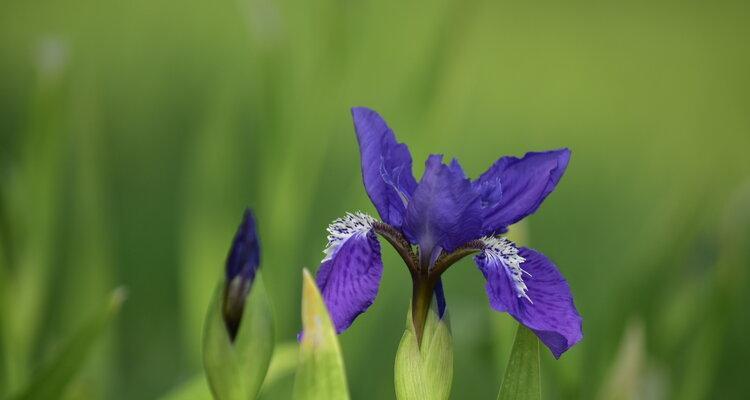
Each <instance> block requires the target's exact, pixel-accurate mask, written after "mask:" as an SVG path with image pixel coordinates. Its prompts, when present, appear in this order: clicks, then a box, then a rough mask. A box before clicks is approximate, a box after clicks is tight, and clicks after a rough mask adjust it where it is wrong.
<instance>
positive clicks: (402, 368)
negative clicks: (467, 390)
mask: <svg viewBox="0 0 750 400" xmlns="http://www.w3.org/2000/svg"><path fill="white" fill-rule="evenodd" d="M434 308H435V302H434V301H433V304H432V307H430V311H429V312H428V313H427V321H426V323H425V328H424V334H423V336H422V346H421V348H420V346H419V344H418V343H417V336H416V334H415V332H414V324H413V323H412V318H411V306H409V312H408V313H407V316H406V331H405V332H404V335H403V336H402V337H401V342H400V343H399V345H398V351H397V352H396V365H395V371H394V372H395V373H394V378H395V386H396V398H398V399H399V400H422V399H425V400H433V399H435V400H441V399H447V398H448V397H449V396H450V391H451V384H452V381H453V336H452V334H451V331H450V324H449V321H448V318H447V314H446V315H445V316H444V318H443V319H440V318H439V317H438V315H437V313H436V312H435V311H434Z"/></svg>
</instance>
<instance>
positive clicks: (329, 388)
mask: <svg viewBox="0 0 750 400" xmlns="http://www.w3.org/2000/svg"><path fill="white" fill-rule="evenodd" d="M302 275H303V282H302V342H301V343H300V358H299V365H298V367H297V375H296V377H295V380H294V398H295V399H298V400H346V399H349V389H348V388H347V384H346V371H345V369H344V361H343V359H342V357H341V348H340V347H339V341H338V338H337V337H336V329H334V327H333V322H331V317H330V316H329V315H328V310H327V309H326V306H325V303H323V298H322V297H321V296H320V291H319V290H318V287H317V286H316V285H315V281H314V280H313V278H312V277H311V276H310V273H309V272H307V270H304V271H303V273H302Z"/></svg>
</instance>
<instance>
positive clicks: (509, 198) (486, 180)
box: [473, 149, 570, 235]
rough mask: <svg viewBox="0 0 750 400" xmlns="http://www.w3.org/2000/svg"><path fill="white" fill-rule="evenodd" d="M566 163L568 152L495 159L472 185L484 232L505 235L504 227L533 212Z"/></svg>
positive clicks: (553, 184) (549, 152)
mask: <svg viewBox="0 0 750 400" xmlns="http://www.w3.org/2000/svg"><path fill="white" fill-rule="evenodd" d="M569 160H570V150H568V149H560V150H552V151H546V152H541V153H534V152H532V153H526V155H525V156H523V158H516V157H502V158H500V159H499V160H497V161H496V162H495V163H494V164H493V165H492V166H491V167H490V168H489V169H488V170H487V172H485V173H483V174H482V175H481V176H480V177H479V179H477V180H476V181H475V182H474V183H473V185H474V187H475V189H476V190H478V191H479V192H481V194H482V202H483V205H484V206H485V209H484V220H485V221H484V225H483V231H484V233H485V234H487V235H493V234H498V233H502V232H505V231H506V230H507V227H508V225H511V224H514V223H516V222H518V221H520V220H521V219H522V218H524V217H526V216H527V215H529V214H531V213H533V212H534V211H536V210H537V208H539V206H540V205H541V204H542V201H543V200H544V199H545V198H546V197H547V196H548V195H549V194H550V193H552V191H553V190H554V189H555V186H556V185H557V183H558V182H559V181H560V178H561V177H562V175H563V173H564V172H565V168H567V166H568V161H569Z"/></svg>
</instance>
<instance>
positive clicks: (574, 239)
mask: <svg viewBox="0 0 750 400" xmlns="http://www.w3.org/2000/svg"><path fill="white" fill-rule="evenodd" d="M749 18H750V6H749V5H748V3H747V2H744V1H735V2H732V1H718V2H677V1H674V2H648V1H635V2H626V3H621V2H590V3H588V2H565V3H559V2H549V3H547V4H539V3H528V4H526V3H521V2H518V3H511V2H492V1H479V2H475V1H471V2H466V1H456V0H451V1H448V0H438V1H426V0H417V1H394V0H385V1H361V0H359V1H343V0H322V1H310V2H307V1H299V0H296V1H295V0H283V1H273V0H236V1H221V0H220V1H213V2H208V1H195V0H188V1H184V2H177V1H164V0H149V1H144V0H134V1H127V2H116V1H93V0H60V1H56V2H49V1H46V2H45V1H19V0H6V1H4V2H3V3H2V4H1V5H0V310H1V313H0V335H2V336H1V338H0V339H1V341H0V398H2V397H3V395H7V394H9V393H11V392H14V391H16V390H19V388H21V387H23V386H24V385H25V384H27V382H28V380H29V379H30V377H31V375H32V374H33V372H34V371H35V370H36V369H37V368H38V366H39V365H40V364H42V363H43V362H44V360H45V359H47V358H48V357H49V354H51V353H53V352H54V351H55V349H56V348H58V347H59V346H60V343H61V341H62V340H64V338H65V337H66V335H68V334H69V333H70V332H72V331H74V330H75V329H76V327H78V326H80V325H81V324H82V323H83V322H84V321H85V320H86V316H87V315H90V314H91V313H92V312H94V311H95V310H97V309H99V308H101V303H102V302H104V301H106V299H107V293H109V292H110V290H111V289H112V288H114V287H116V286H119V285H124V286H126V287H127V289H128V292H129V297H128V301H127V302H126V303H125V304H124V306H123V309H122V312H121V314H120V316H119V317H118V319H117V322H116V325H115V326H114V328H113V329H111V330H110V332H109V334H108V336H107V338H106V340H105V341H103V342H102V343H100V344H99V345H98V347H97V349H96V352H95V354H94V355H93V357H91V359H90V360H89V361H88V362H87V365H86V368H85V370H84V371H82V373H81V374H79V376H78V377H77V379H76V381H75V382H74V383H73V384H72V385H71V386H70V387H69V388H68V390H67V391H66V392H65V393H64V394H61V396H63V397H65V398H67V399H116V400H117V399H152V398H157V397H159V396H161V395H163V394H165V393H167V392H169V391H170V390H172V388H174V387H176V386H178V385H180V384H181V383H183V382H186V381H189V380H190V379H191V377H193V376H194V375H195V374H197V373H199V372H200V371H201V363H200V345H199V341H200V336H201V325H202V319H203V316H204V314H205V311H206V307H207V306H208V302H209V297H210V294H211V292H212V290H213V288H214V286H215V284H216V282H217V280H218V279H219V277H220V275H221V274H222V268H223V262H224V258H225V256H226V252H227V250H228V247H229V244H230V241H231V238H232V235H233V233H234V230H235V229H236V226H237V224H238V223H239V221H240V217H241V215H242V211H243V208H244V207H245V206H251V207H253V208H254V209H255V211H256V215H257V218H258V220H259V223H260V235H261V239H262V245H263V255H262V268H263V269H264V278H265V282H266V286H267V289H268V291H269V293H270V295H271V298H272V300H273V303H274V307H275V311H276V319H277V335H278V341H279V342H284V341H290V340H294V337H295V334H296V332H297V331H298V329H299V327H300V318H299V302H300V288H301V269H302V267H303V266H306V267H310V268H312V269H315V268H316V267H317V264H318V262H319V261H320V259H321V257H322V253H321V251H322V250H323V247H324V245H325V227H326V226H327V224H328V223H329V222H330V221H331V220H333V219H334V218H336V217H338V216H341V215H343V214H344V213H345V212H346V211H355V210H364V211H368V212H371V213H372V212H374V209H373V207H372V206H371V205H370V203H369V200H368V198H367V195H366V193H365V191H364V188H363V186H362V184H361V180H360V170H359V154H358V150H357V144H356V140H355V137H354V132H353V128H352V123H351V120H350V116H349V111H348V110H349V107H351V106H354V105H366V106H369V107H371V108H374V109H376V110H378V111H379V112H381V113H382V114H383V115H384V117H385V118H386V119H387V120H388V121H389V123H390V124H391V126H392V127H393V128H394V129H395V131H396V132H397V135H398V137H399V139H400V140H401V141H404V142H406V143H408V144H409V145H410V148H411V150H412V153H413V156H414V159H415V174H416V175H417V176H420V175H421V172H422V169H423V167H422V162H423V160H424V159H425V157H426V156H427V154H429V153H431V152H432V153H444V154H446V156H447V157H456V158H458V159H459V160H461V162H462V164H463V165H464V167H465V169H466V170H467V172H468V173H469V174H470V175H471V176H473V177H476V176H477V175H478V174H479V173H481V172H482V171H483V170H484V169H485V168H486V167H487V166H489V165H490V163H491V162H493V161H494V160H495V159H496V158H498V157H499V156H501V155H505V154H514V155H521V154H523V153H524V152H526V151H531V150H545V149H550V148H557V147H562V146H567V147H570V148H571V149H572V150H573V158H572V160H571V163H570V166H569V168H568V171H567V173H566V175H565V177H564V178H563V180H562V182H561V184H560V185H559V186H558V189H557V190H556V192H555V193H554V194H553V195H551V196H550V197H549V198H548V199H547V201H546V202H545V204H544V205H543V206H542V208H541V209H540V211H539V212H538V213H537V214H536V215H534V216H533V217H531V218H529V219H528V222H527V223H525V224H524V225H523V226H522V228H523V229H522V232H520V233H518V232H517V231H518V230H516V234H517V235H519V237H520V240H519V241H520V242H521V243H523V244H526V245H530V246H532V247H535V248H537V249H539V250H541V251H543V252H544V253H545V254H547V255H548V256H549V257H550V258H552V259H553V260H554V261H555V262H556V263H557V265H558V266H559V267H560V269H561V270H562V271H563V273H564V274H565V276H566V277H567V278H568V280H569V282H570V285H571V287H572V289H573V293H574V295H575V298H576V303H577V305H578V308H579V310H580V312H581V314H582V315H583V317H584V340H583V341H582V342H581V343H580V344H579V345H577V346H576V347H574V348H573V349H572V350H570V351H569V352H568V353H567V354H565V355H564V356H563V357H562V359H561V360H559V361H555V360H554V359H553V358H552V356H551V355H550V354H549V353H548V352H546V351H545V352H543V354H542V379H543V381H542V392H543V395H544V397H545V398H546V399H579V398H585V399H588V398H623V399H629V398H644V399H649V398H650V399H662V398H679V399H706V398H741V397H742V396H743V393H747V392H748V390H750V381H748V379H747V362H748V360H750V345H749V343H750V342H749V341H748V340H747V335H748V333H750V314H749V313H748V312H747V306H749V305H750V290H747V289H746V288H747V287H748V284H750V278H749V277H748V273H747V268H748V266H750V155H748V149H749V148H750V113H749V112H748V110H750V74H748V71H750V24H748V23H747V21H748V19H749ZM383 248H384V254H383V257H384V264H385V273H384V277H383V282H382V287H381V289H380V294H379V297H378V299H377V300H376V302H375V304H374V305H373V306H372V308H371V309H370V311H369V312H368V313H366V314H364V315H362V316H361V317H360V318H359V319H358V320H357V322H356V323H355V324H354V325H353V327H352V328H351V329H350V330H349V331H347V332H346V333H345V334H344V335H342V336H341V342H342V348H343V352H344V357H345V362H346V367H347V373H348V377H349V385H350V389H351V393H352V397H353V398H354V399H364V400H367V399H390V398H393V397H394V394H393V393H394V391H393V360H394V356H395V351H396V347H397V345H398V341H399V339H400V337H401V333H402V332H403V328H404V327H403V324H404V316H405V313H406V308H407V305H408V302H409V298H410V289H411V286H410V282H409V277H408V273H407V271H406V269H405V267H403V266H402V264H401V262H400V261H399V259H398V256H397V255H396V254H395V252H394V251H392V250H391V249H390V248H389V247H388V246H387V245H384V246H383ZM444 282H445V289H446V294H447V298H448V302H449V303H448V304H449V310H450V314H451V323H452V327H453V333H454V340H455V351H454V354H455V366H454V371H455V373H454V384H453V391H452V394H453V396H452V397H453V398H456V399H475V398H476V399H493V398H495V396H496V393H497V390H498V388H499V385H500V380H501V377H502V376H503V374H502V372H503V368H504V365H505V363H506V362H507V358H508V354H509V349H510V346H511V344H512V340H513V337H512V333H513V331H514V330H513V325H512V322H511V321H510V319H509V318H507V317H506V316H504V315H499V314H497V313H493V312H492V311H491V310H490V308H489V306H488V302H487V299H486V297H485V294H484V287H483V279H482V276H481V274H480V273H479V272H478V270H477V269H476V268H475V267H474V265H473V263H472V262H471V260H465V261H462V262H461V263H460V264H458V265H456V266H454V267H453V268H452V269H451V270H450V271H449V272H448V273H447V276H446V277H445V279H444ZM291 382H292V378H291V377H285V378H280V380H279V381H278V382H277V383H276V384H274V385H273V386H272V387H270V388H268V390H267V391H266V392H265V393H264V395H263V398H264V399H287V398H289V396H290V393H291Z"/></svg>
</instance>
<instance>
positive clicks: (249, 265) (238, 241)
mask: <svg viewBox="0 0 750 400" xmlns="http://www.w3.org/2000/svg"><path fill="white" fill-rule="evenodd" d="M259 265H260V248H259V244H258V233H257V232H256V227H255V217H254V216H253V212H252V211H251V210H250V209H247V210H245V215H244V217H243V218H242V223H241V224H240V226H239V228H238V229H237V233H236V234H235V235H234V241H233V242H232V248H231V249H230V250H229V255H228V256H227V262H226V286H225V289H224V307H223V314H224V322H225V323H226V326H227V331H228V332H229V337H230V338H231V339H232V340H234V338H235V336H236V335H237V330H238V329H239V327H240V322H241V320H242V312H243V310H244V309H245V298H246V297H247V294H248V293H250V288H251V286H252V284H253V280H254V279H255V274H256V272H257V271H258V268H259Z"/></svg>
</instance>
